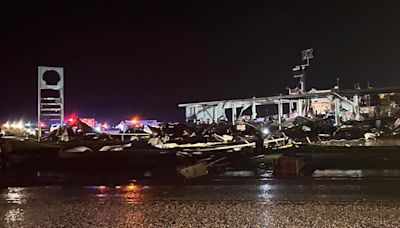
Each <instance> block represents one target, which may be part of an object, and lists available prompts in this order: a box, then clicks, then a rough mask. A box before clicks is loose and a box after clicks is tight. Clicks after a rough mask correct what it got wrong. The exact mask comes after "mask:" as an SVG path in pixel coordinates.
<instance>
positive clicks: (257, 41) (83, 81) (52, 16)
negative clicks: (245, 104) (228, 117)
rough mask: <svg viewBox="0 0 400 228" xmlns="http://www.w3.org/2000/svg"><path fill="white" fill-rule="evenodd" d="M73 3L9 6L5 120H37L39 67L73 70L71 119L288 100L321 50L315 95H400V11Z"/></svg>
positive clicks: (179, 115) (311, 81) (324, 4)
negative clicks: (297, 73)
mask: <svg viewBox="0 0 400 228" xmlns="http://www.w3.org/2000/svg"><path fill="white" fill-rule="evenodd" d="M50 2H56V1H50ZM69 2H70V3H66V4H59V3H57V4H55V3H48V4H46V3H40V4H38V3H37V1H30V3H29V4H27V3H24V2H17V3H13V4H14V5H7V4H5V3H2V6H1V13H0V19H1V21H0V25H1V31H0V47H1V48H0V60H1V61H0V66H1V67H0V78H1V90H0V95H1V96H0V104H1V107H2V108H1V112H0V120H6V119H8V118H11V119H12V118H19V117H24V118H25V119H32V120H36V107H37V105H36V99H37V94H36V93H37V88H36V85H37V66H38V65H47V66H62V67H64V70H65V84H66V85H65V86H66V88H65V89H66V91H65V96H66V112H67V113H72V112H75V113H78V114H79V115H80V116H87V117H90V116H95V117H97V118H99V119H101V120H105V119H108V120H111V121H117V120H120V119H126V118H130V117H132V116H134V115H138V116H140V117H141V118H146V119H159V120H183V119H184V116H183V110H180V109H179V108H177V104H178V103H183V102H192V101H207V100H217V99H225V98H249V97H253V96H256V97H260V96H269V95H276V94H279V93H285V92H286V90H285V88H286V87H287V86H290V87H295V86H296V83H297V80H295V79H293V77H292V73H291V69H292V67H293V66H294V65H295V64H298V63H299V62H300V52H301V50H302V49H306V48H310V47H313V48H314V56H315V58H314V59H313V60H312V61H311V67H309V68H308V71H307V73H308V75H307V76H308V78H307V83H308V88H310V87H318V88H331V87H332V86H333V85H334V84H335V83H336V78H337V77H340V79H341V86H342V87H348V88H352V87H353V84H354V83H356V82H360V85H361V87H366V85H367V81H369V82H370V83H371V85H373V86H376V87H379V86H394V85H399V86H400V2H399V1H374V2H375V3H376V4H371V3H372V2H373V1H310V0H308V1H282V0H279V1H260V2H258V3H256V2H253V1H242V2H240V1H233V0H230V1H224V2H222V1H208V2H206V1H182V2H172V1H160V2H156V1H132V2H135V3H134V4H132V3H130V4H129V5H127V4H125V3H122V2H119V3H118V4H113V5H110V4H105V3H104V4H102V3H99V1H95V2H87V1H82V2H87V3H73V2H75V1H69ZM109 2H116V1H109ZM250 2H251V3H250ZM378 2H379V3H378ZM34 3H35V4H34Z"/></svg>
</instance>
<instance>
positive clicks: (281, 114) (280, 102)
mask: <svg viewBox="0 0 400 228" xmlns="http://www.w3.org/2000/svg"><path fill="white" fill-rule="evenodd" d="M282 116H283V105H282V100H279V102H278V123H279V130H282V126H281V123H282Z"/></svg>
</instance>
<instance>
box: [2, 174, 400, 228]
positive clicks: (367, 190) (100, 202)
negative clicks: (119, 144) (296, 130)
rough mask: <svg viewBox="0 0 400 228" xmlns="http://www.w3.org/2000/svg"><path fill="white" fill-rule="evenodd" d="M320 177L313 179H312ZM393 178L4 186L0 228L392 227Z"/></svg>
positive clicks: (395, 212) (399, 222)
mask: <svg viewBox="0 0 400 228" xmlns="http://www.w3.org/2000/svg"><path fill="white" fill-rule="evenodd" d="M320 175H321V174H320ZM399 217H400V178H399V177H394V176H389V177H364V178H359V177H343V176H341V177H339V178H333V177H329V178H328V177H323V178H315V177H314V178H296V179H272V178H269V177H267V178H263V177H257V178H253V177H243V176H241V177H240V178H238V177H232V176H230V175H228V176H224V177H221V178H213V179H203V180H201V181H191V182H181V183H170V184H168V181H166V182H163V183H162V184H157V183H148V182H141V181H133V180H132V181H131V183H130V184H127V185H121V186H119V185H104V186H102V185H100V186H99V185H96V186H83V185H74V186H36V187H9V188H4V189H2V190H1V192H0V227H399V226H400V219H399Z"/></svg>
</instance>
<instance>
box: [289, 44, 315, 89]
mask: <svg viewBox="0 0 400 228" xmlns="http://www.w3.org/2000/svg"><path fill="white" fill-rule="evenodd" d="M313 52H314V49H312V48H310V49H306V50H303V51H301V60H302V61H303V62H304V61H305V62H306V63H304V64H301V65H300V66H295V67H294V68H293V74H294V77H295V78H298V79H299V84H300V91H301V93H305V92H306V71H305V69H306V67H308V66H310V59H312V58H314V55H313Z"/></svg>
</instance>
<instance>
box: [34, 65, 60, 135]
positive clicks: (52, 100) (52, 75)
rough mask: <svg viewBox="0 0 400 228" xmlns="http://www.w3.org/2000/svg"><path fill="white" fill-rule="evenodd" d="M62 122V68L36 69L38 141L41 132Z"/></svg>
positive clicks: (40, 67) (43, 67) (44, 67)
mask: <svg viewBox="0 0 400 228" xmlns="http://www.w3.org/2000/svg"><path fill="white" fill-rule="evenodd" d="M63 122H64V68H62V67H47V66H39V67H38V129H39V132H38V140H39V141H40V138H41V137H42V131H43V130H50V126H51V125H52V124H60V125H61V124H62V123H63Z"/></svg>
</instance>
